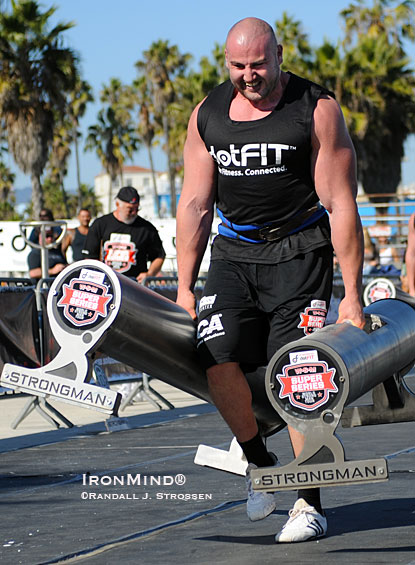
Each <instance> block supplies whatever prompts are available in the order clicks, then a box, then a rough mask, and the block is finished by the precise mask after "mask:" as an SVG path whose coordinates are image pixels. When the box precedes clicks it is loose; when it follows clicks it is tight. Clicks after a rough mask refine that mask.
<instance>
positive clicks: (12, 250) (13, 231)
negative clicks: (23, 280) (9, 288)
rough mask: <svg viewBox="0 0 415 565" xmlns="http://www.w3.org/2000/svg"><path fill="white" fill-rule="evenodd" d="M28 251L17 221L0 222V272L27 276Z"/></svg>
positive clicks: (8, 274) (7, 274) (28, 248)
mask: <svg viewBox="0 0 415 565" xmlns="http://www.w3.org/2000/svg"><path fill="white" fill-rule="evenodd" d="M28 235H30V232H29V231H28ZM29 253H30V247H29V246H28V245H26V243H25V241H24V239H23V237H22V236H21V234H20V230H19V222H0V273H1V274H2V275H3V276H16V277H23V276H27V270H28V269H27V256H28V255H29Z"/></svg>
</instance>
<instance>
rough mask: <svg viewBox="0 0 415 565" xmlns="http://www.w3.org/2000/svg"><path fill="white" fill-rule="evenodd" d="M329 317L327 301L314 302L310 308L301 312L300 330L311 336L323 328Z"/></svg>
mask: <svg viewBox="0 0 415 565" xmlns="http://www.w3.org/2000/svg"><path fill="white" fill-rule="evenodd" d="M326 316H327V306H326V301H325V300H312V301H311V304H310V306H309V307H308V308H306V309H305V310H304V312H301V314H300V320H301V321H300V323H299V324H298V326H297V327H298V328H304V334H305V335H309V334H312V333H313V332H315V331H316V330H319V329H320V328H322V327H323V326H324V324H325V321H326Z"/></svg>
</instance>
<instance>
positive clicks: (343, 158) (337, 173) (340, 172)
mask: <svg viewBox="0 0 415 565" xmlns="http://www.w3.org/2000/svg"><path fill="white" fill-rule="evenodd" d="M312 175H313V178H314V184H315V187H316V191H317V194H318V195H319V198H320V200H321V202H322V203H323V205H324V206H326V207H327V208H328V209H330V207H331V204H332V200H333V199H334V198H335V199H339V198H346V199H350V198H352V199H355V197H356V194H357V180H356V155H355V151H354V147H353V144H352V141H351V139H350V136H349V133H348V131H347V128H346V124H345V122H344V119H343V115H342V113H341V110H340V107H339V106H338V104H337V103H336V102H335V101H334V100H333V99H323V100H319V103H318V104H317V107H316V110H315V113H314V120H313V132H312Z"/></svg>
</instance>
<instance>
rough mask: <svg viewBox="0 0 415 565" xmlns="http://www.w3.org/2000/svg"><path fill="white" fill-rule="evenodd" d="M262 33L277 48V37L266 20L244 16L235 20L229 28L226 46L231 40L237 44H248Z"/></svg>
mask: <svg viewBox="0 0 415 565" xmlns="http://www.w3.org/2000/svg"><path fill="white" fill-rule="evenodd" d="M264 35H265V36H266V35H268V36H269V39H268V41H270V42H271V43H272V44H273V46H274V47H275V49H277V45H278V42H277V38H276V37H275V33H274V30H273V29H272V27H271V26H270V25H269V24H268V23H267V22H265V21H264V20H260V19H259V18H244V19H243V20H240V21H239V22H236V24H234V25H233V26H232V27H231V29H230V30H229V33H228V35H227V38H226V48H227V49H229V45H230V44H232V43H233V42H235V43H237V44H238V45H249V44H250V43H251V42H252V41H255V40H256V39H257V38H258V37H261V36H264Z"/></svg>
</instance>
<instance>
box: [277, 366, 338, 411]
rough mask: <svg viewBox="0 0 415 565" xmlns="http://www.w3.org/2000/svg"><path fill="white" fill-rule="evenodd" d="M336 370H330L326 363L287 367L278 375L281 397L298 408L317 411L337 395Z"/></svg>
mask: <svg viewBox="0 0 415 565" xmlns="http://www.w3.org/2000/svg"><path fill="white" fill-rule="evenodd" d="M335 374H336V369H329V367H328V365H327V363H326V362H325V361H317V360H316V361H313V362H306V363H296V364H290V365H285V366H284V367H283V369H282V374H280V375H276V378H277V379H278V381H279V383H280V385H281V389H280V392H279V397H280V398H281V399H283V398H287V397H288V400H289V402H290V404H292V406H294V407H296V408H301V409H302V410H307V411H312V410H316V409H317V408H319V407H320V406H322V405H323V404H326V402H327V401H328V400H329V398H330V396H329V395H330V393H333V394H335V393H337V392H338V388H337V386H336V384H335V383H334V376H335Z"/></svg>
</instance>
